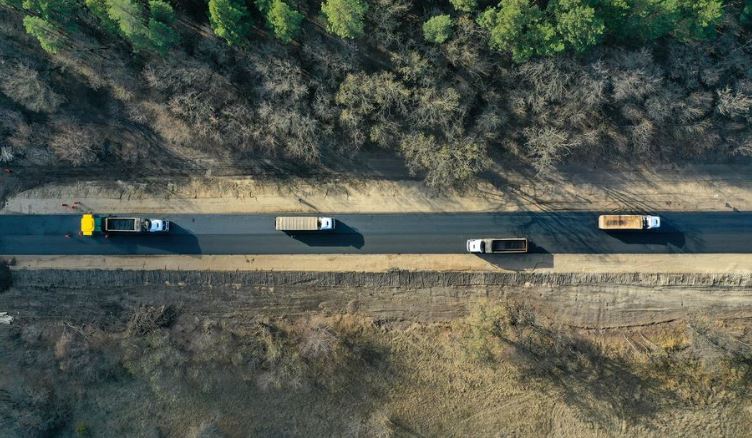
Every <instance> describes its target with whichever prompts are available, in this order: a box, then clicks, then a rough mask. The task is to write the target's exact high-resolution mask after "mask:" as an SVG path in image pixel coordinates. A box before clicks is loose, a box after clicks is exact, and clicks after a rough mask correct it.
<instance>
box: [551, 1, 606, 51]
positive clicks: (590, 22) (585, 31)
mask: <svg viewBox="0 0 752 438" xmlns="http://www.w3.org/2000/svg"><path fill="white" fill-rule="evenodd" d="M549 7H550V8H552V9H553V13H554V17H555V22H556V31H557V32H558V34H559V36H560V37H561V39H562V41H563V42H564V43H565V44H566V45H567V46H568V47H571V48H572V49H574V51H575V52H578V53H582V52H584V51H586V50H588V49H589V48H591V47H593V46H595V45H596V44H598V43H599V42H600V40H601V38H602V36H603V33H604V31H605V28H606V26H605V25H604V23H603V20H602V19H601V18H600V17H598V16H597V15H596V11H595V9H593V8H592V7H590V6H587V5H586V4H584V3H583V2H582V0H559V1H557V2H553V3H549Z"/></svg>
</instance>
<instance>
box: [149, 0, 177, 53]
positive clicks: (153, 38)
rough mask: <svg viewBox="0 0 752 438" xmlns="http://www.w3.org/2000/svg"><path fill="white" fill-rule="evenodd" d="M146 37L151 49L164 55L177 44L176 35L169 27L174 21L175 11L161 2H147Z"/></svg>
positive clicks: (153, 0)
mask: <svg viewBox="0 0 752 438" xmlns="http://www.w3.org/2000/svg"><path fill="white" fill-rule="evenodd" d="M149 13H150V15H151V16H150V17H149V24H148V37H149V42H150V43H151V47H152V48H153V49H154V50H156V51H157V52H159V53H160V54H162V55H164V54H165V53H167V51H168V50H169V49H170V48H171V47H173V46H175V44H177V43H178V35H177V34H176V33H175V31H174V30H173V29H172V27H171V25H172V23H173V22H174V21H175V11H174V10H173V9H172V6H170V5H169V4H168V3H165V2H163V1H161V0H152V1H150V2H149Z"/></svg>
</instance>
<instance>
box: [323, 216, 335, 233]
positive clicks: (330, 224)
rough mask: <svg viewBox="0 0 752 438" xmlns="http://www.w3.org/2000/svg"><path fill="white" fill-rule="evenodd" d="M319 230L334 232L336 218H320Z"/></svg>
mask: <svg viewBox="0 0 752 438" xmlns="http://www.w3.org/2000/svg"><path fill="white" fill-rule="evenodd" d="M319 229H320V230H322V231H324V230H333V229H334V218H330V217H320V218H319Z"/></svg>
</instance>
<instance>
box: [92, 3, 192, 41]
mask: <svg viewBox="0 0 752 438" xmlns="http://www.w3.org/2000/svg"><path fill="white" fill-rule="evenodd" d="M106 1H107V6H108V8H107V15H108V16H109V17H110V19H112V21H113V22H115V23H117V25H118V29H119V31H120V34H121V35H123V37H125V39H127V40H128V41H130V43H131V45H132V46H133V50H134V51H137V52H138V51H141V50H155V51H157V52H159V53H161V54H164V53H165V52H166V51H167V49H169V48H170V47H172V46H174V45H175V44H176V43H177V42H178V36H177V34H176V33H175V31H174V30H173V29H172V27H170V25H171V24H172V22H173V21H174V20H175V12H174V11H173V9H172V6H170V5H169V4H168V3H165V2H164V1H162V0H151V1H149V11H148V12H149V13H148V16H147V14H146V10H145V8H144V7H143V5H142V4H141V3H138V2H137V1H133V0H106Z"/></svg>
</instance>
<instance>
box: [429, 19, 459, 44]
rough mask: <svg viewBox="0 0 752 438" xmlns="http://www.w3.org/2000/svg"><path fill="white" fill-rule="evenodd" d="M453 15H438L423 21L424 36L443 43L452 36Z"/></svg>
mask: <svg viewBox="0 0 752 438" xmlns="http://www.w3.org/2000/svg"><path fill="white" fill-rule="evenodd" d="M453 25H454V23H453V22H452V17H450V16H449V15H437V16H435V17H431V18H429V19H428V20H427V21H426V22H425V23H423V37H424V38H425V39H426V40H427V41H430V42H432V43H437V44H441V43H443V42H444V41H446V40H448V39H449V37H451V36H452V26H453Z"/></svg>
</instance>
